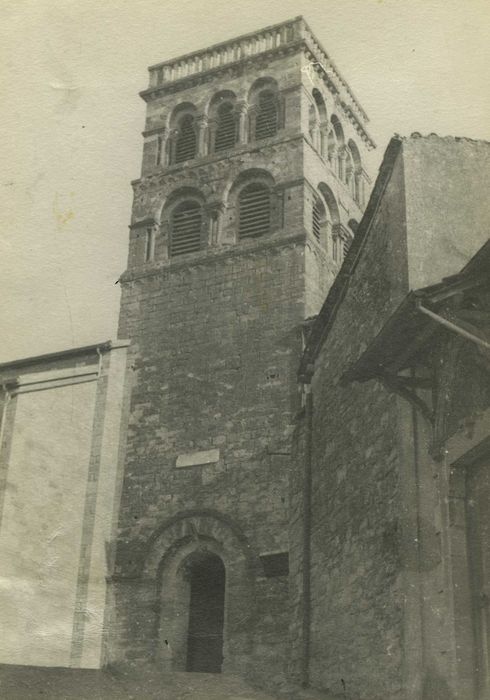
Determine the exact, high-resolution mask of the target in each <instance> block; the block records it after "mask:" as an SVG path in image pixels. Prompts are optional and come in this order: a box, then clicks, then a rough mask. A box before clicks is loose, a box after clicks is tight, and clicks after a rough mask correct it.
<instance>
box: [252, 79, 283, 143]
mask: <svg viewBox="0 0 490 700" xmlns="http://www.w3.org/2000/svg"><path fill="white" fill-rule="evenodd" d="M278 128H279V110H278V104H277V97H276V95H275V93H274V92H272V91H271V90H263V91H262V92H261V93H260V94H259V97H258V102H257V116H256V118H255V138H256V139H265V138H268V137H269V136H275V134H277V130H278Z"/></svg>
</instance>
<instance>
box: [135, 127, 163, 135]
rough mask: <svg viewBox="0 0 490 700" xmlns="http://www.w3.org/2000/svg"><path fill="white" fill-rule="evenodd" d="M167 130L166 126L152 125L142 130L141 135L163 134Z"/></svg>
mask: <svg viewBox="0 0 490 700" xmlns="http://www.w3.org/2000/svg"><path fill="white" fill-rule="evenodd" d="M167 131H168V128H167V127H166V126H154V127H153V128H152V129H146V131H142V132H141V135H142V136H144V137H146V136H154V135H155V134H165V133H166V132H167Z"/></svg>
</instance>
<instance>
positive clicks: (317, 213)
mask: <svg viewBox="0 0 490 700" xmlns="http://www.w3.org/2000/svg"><path fill="white" fill-rule="evenodd" d="M322 220H323V209H322V205H321V203H320V201H319V200H318V199H317V200H316V201H315V203H314V205H313V235H314V236H315V238H316V240H317V241H319V240H320V234H321V230H322Z"/></svg>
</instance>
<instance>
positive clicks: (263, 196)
mask: <svg viewBox="0 0 490 700" xmlns="http://www.w3.org/2000/svg"><path fill="white" fill-rule="evenodd" d="M270 227H271V193H270V190H269V188H268V187H267V185H264V184H263V183H259V182H252V183H250V184H249V185H247V186H246V187H244V188H243V189H242V190H241V192H240V194H239V196H238V236H239V238H255V237H257V236H263V235H264V234H266V233H269V231H270Z"/></svg>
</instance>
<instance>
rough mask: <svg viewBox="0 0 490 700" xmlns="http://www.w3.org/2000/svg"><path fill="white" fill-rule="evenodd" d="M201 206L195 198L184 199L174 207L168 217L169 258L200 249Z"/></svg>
mask: <svg viewBox="0 0 490 700" xmlns="http://www.w3.org/2000/svg"><path fill="white" fill-rule="evenodd" d="M202 223H203V217H202V207H201V204H200V203H199V202H196V201H195V200H192V199H191V200H186V201H184V202H182V203H181V204H179V205H178V206H176V207H175V209H174V210H173V212H172V215H171V218H170V241H169V243H170V245H169V256H170V257H171V258H173V257H176V256H178V255H185V254H186V253H195V252H196V251H198V250H200V249H201V240H202Z"/></svg>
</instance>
